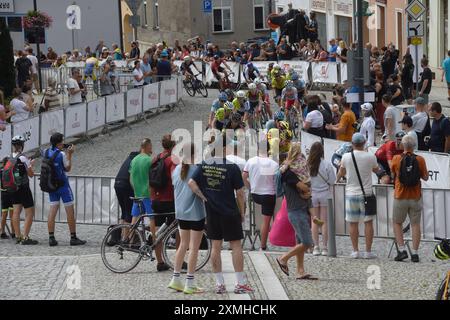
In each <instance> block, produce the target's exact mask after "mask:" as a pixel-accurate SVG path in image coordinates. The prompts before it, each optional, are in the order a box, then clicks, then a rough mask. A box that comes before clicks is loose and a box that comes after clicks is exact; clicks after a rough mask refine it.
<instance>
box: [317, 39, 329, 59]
mask: <svg viewBox="0 0 450 320" xmlns="http://www.w3.org/2000/svg"><path fill="white" fill-rule="evenodd" d="M314 61H315V62H326V61H328V53H327V52H326V51H325V49H324V48H323V47H322V46H321V45H320V44H319V43H316V58H315V59H314Z"/></svg>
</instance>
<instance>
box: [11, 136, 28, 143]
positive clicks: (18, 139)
mask: <svg viewBox="0 0 450 320" xmlns="http://www.w3.org/2000/svg"><path fill="white" fill-rule="evenodd" d="M24 143H25V138H24V137H22V136H20V135H18V136H14V138H12V140H11V144H12V145H22V144H24Z"/></svg>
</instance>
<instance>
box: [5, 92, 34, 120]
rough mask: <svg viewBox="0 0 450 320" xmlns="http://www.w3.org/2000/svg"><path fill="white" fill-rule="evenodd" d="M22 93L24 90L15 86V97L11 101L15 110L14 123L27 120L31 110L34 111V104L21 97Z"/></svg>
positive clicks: (12, 118) (13, 93)
mask: <svg viewBox="0 0 450 320" xmlns="http://www.w3.org/2000/svg"><path fill="white" fill-rule="evenodd" d="M21 94H22V90H21V89H19V88H15V89H14V90H13V92H12V96H13V99H12V100H11V102H10V103H9V104H10V106H11V110H12V112H13V114H12V116H11V122H12V123H13V124H14V123H17V122H20V121H23V120H27V119H28V118H29V116H30V112H32V111H33V106H32V105H30V104H28V105H27V104H26V103H25V102H24V101H23V100H21V99H20V96H21Z"/></svg>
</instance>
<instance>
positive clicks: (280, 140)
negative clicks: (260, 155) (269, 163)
mask: <svg viewBox="0 0 450 320" xmlns="http://www.w3.org/2000/svg"><path fill="white" fill-rule="evenodd" d="M293 136H294V135H293V133H292V131H291V130H290V129H289V123H287V122H286V121H281V122H280V123H279V124H278V127H277V128H273V129H270V130H269V132H268V133H267V140H268V141H269V146H270V154H272V155H273V154H274V152H275V151H276V150H275V148H274V147H275V146H276V145H277V144H278V153H279V154H280V155H281V154H285V153H288V152H289V148H290V147H291V142H292V138H293Z"/></svg>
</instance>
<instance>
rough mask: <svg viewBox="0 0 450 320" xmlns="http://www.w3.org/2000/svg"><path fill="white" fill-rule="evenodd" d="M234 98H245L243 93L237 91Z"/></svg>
mask: <svg viewBox="0 0 450 320" xmlns="http://www.w3.org/2000/svg"><path fill="white" fill-rule="evenodd" d="M236 97H238V98H240V99H243V98H245V91H242V90H239V91H238V92H237V93H236Z"/></svg>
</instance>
